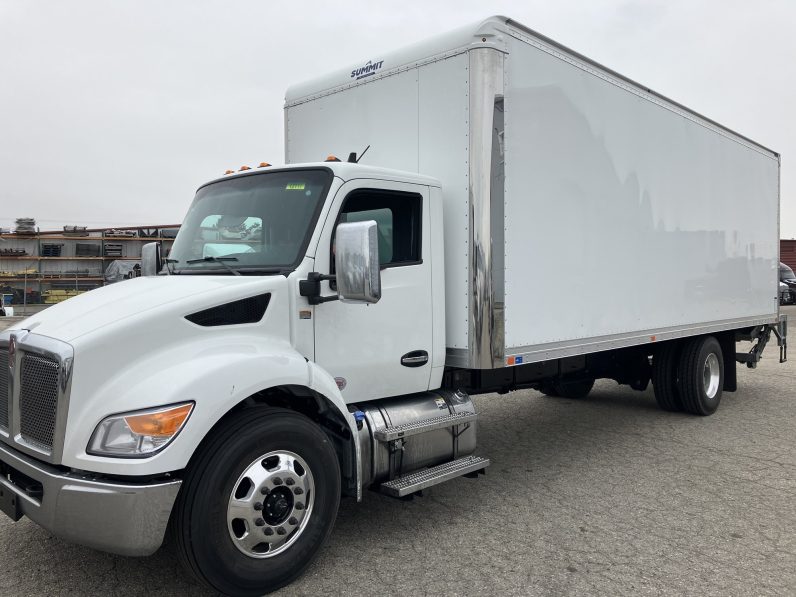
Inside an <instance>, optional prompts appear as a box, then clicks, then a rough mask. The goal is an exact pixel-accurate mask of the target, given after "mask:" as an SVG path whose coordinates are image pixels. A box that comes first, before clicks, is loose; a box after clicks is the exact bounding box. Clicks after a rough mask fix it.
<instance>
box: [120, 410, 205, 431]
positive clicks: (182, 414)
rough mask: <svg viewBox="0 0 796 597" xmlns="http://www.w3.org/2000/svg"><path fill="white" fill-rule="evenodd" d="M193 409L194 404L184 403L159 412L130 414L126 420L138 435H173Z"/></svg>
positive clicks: (131, 429)
mask: <svg viewBox="0 0 796 597" xmlns="http://www.w3.org/2000/svg"><path fill="white" fill-rule="evenodd" d="M192 410H193V404H183V405H182V406H175V407H173V408H167V409H164V410H161V411H157V412H151V413H146V414H142V415H129V416H127V417H125V418H124V421H125V423H127V426H128V427H129V428H130V431H132V432H133V433H137V434H138V435H148V436H153V437H171V436H172V435H174V434H175V433H177V432H178V431H179V430H180V427H182V425H183V423H185V420H186V419H187V418H188V415H190V414H191V411H192Z"/></svg>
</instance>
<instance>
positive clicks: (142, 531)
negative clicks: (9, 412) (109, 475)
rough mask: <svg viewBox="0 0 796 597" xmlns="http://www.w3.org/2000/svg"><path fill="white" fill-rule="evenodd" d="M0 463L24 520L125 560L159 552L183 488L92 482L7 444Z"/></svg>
mask: <svg viewBox="0 0 796 597" xmlns="http://www.w3.org/2000/svg"><path fill="white" fill-rule="evenodd" d="M0 462H1V463H2V465H3V466H0V470H2V472H3V474H2V476H0V486H2V488H3V489H4V490H6V491H11V492H13V493H14V494H16V496H17V502H18V503H19V505H20V509H21V511H22V513H23V514H24V515H25V516H27V517H28V518H30V519H31V520H32V521H34V522H35V523H36V524H38V525H40V526H42V527H44V528H45V529H47V530H48V531H49V532H51V533H52V534H53V535H55V536H57V537H60V538H62V539H65V540H67V541H71V542H74V543H79V544H81V545H85V546H87V547H91V548H94V549H99V550H101V551H107V552H111V553H116V554H120V555H125V556H148V555H151V554H153V553H155V551H157V549H158V548H159V547H160V545H161V544H162V543H163V536H164V534H165V532H166V525H167V524H168V521H169V516H170V515H171V509H172V506H173V505H174V501H175V500H176V499H177V493H178V492H179V490H180V484H181V483H182V481H179V480H176V481H169V482H165V483H164V482H154V483H149V484H134V483H122V482H107V481H96V480H91V479H90V478H88V477H87V476H84V475H79V474H76V473H64V472H62V471H60V470H58V469H56V468H54V467H51V466H49V465H47V464H44V463H42V462H39V461H37V460H34V459H33V458H31V457H29V456H26V455H24V454H22V453H20V452H18V451H17V450H14V449H13V448H10V447H8V446H5V445H3V444H0ZM20 473H21V475H20ZM25 477H27V479H26V478H25ZM31 480H32V481H33V482H34V483H33V484H31V482H30V481H31ZM39 484H40V487H39ZM31 487H33V490H31ZM0 516H2V513H0Z"/></svg>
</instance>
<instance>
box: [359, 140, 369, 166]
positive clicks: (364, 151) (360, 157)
mask: <svg viewBox="0 0 796 597" xmlns="http://www.w3.org/2000/svg"><path fill="white" fill-rule="evenodd" d="M368 149H370V145H368V146H367V147H366V148H365V149H364V150H363V151H362V153H360V154H359V160H361V159H362V156H364V155H365V154H366V153H367V152H368ZM359 160H357V161H356V163H357V164H358V163H359Z"/></svg>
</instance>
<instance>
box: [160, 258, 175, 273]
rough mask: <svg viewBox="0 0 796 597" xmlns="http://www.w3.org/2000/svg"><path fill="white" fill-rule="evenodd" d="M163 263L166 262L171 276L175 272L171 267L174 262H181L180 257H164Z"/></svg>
mask: <svg viewBox="0 0 796 597" xmlns="http://www.w3.org/2000/svg"><path fill="white" fill-rule="evenodd" d="M163 263H165V264H166V273H167V274H168V275H170V276H173V275H174V274H175V271H174V270H173V269H171V265H172V263H179V259H164V260H163Z"/></svg>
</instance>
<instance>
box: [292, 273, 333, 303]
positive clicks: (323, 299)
mask: <svg viewBox="0 0 796 597" xmlns="http://www.w3.org/2000/svg"><path fill="white" fill-rule="evenodd" d="M336 279H337V276H330V275H327V274H319V273H318V272H310V273H309V274H307V279H306V280H299V294H300V295H301V296H306V297H307V302H308V303H309V304H310V305H320V304H321V303H328V302H329V301H336V300H338V299H339V298H340V297H339V296H338V295H334V296H321V282H323V281H329V280H336Z"/></svg>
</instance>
